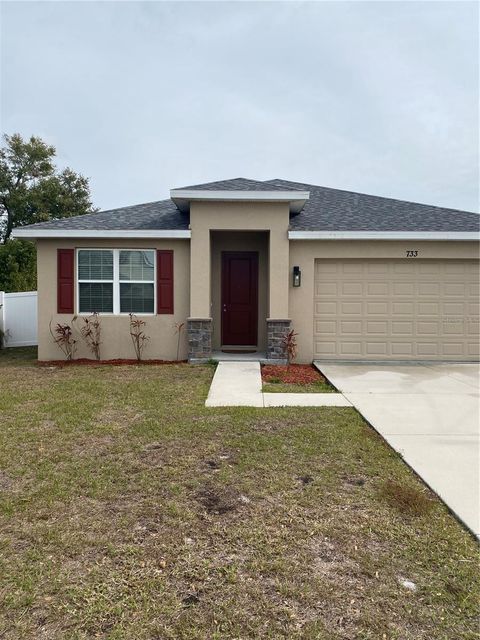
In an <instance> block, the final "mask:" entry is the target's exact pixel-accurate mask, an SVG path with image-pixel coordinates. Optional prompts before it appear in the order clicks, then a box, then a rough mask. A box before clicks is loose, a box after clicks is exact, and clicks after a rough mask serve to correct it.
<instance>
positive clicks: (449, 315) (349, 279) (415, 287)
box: [314, 258, 479, 360]
mask: <svg viewBox="0 0 480 640" xmlns="http://www.w3.org/2000/svg"><path fill="white" fill-rule="evenodd" d="M314 296H315V298H314V314H315V315H314V352H315V357H316V358H324V359H329V358H332V359H346V360H354V359H367V360H368V359H370V360H373V359H380V360H383V359H385V360H388V359H390V360H409V359H412V360H415V359H418V360H430V359H431V360H435V359H438V360H477V359H478V356H479V344H478V331H479V315H478V314H479V263H478V262H477V261H471V260H470V261H467V260H464V261H463V260H459V261H453V260H442V261H433V260H418V259H415V258H413V259H410V260H398V261H396V260H370V261H365V260H341V261H339V260H336V261H334V260H316V262H315V292H314Z"/></svg>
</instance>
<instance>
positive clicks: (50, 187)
mask: <svg viewBox="0 0 480 640" xmlns="http://www.w3.org/2000/svg"><path fill="white" fill-rule="evenodd" d="M3 139H4V143H5V144H4V146H3V147H2V148H1V149H0V291H29V290H32V289H36V286H37V284H36V282H37V256H36V248H35V245H34V244H33V242H28V241H27V240H20V239H18V240H12V239H11V238H10V236H11V234H12V229H13V228H14V227H20V226H23V225H26V224H33V223H34V222H43V221H46V220H55V219H58V218H69V217H72V216H80V215H83V214H85V213H92V212H93V211H95V210H96V209H94V208H93V206H92V202H91V196H90V187H89V184H88V179H87V178H85V177H84V176H82V175H80V174H78V173H75V172H74V171H72V170H71V169H69V168H66V169H64V170H63V171H59V170H58V169H57V168H56V167H55V163H54V160H55V154H56V151H55V147H53V146H51V145H48V144H47V143H46V142H44V141H43V140H42V139H41V138H38V137H35V136H32V137H31V138H30V139H29V140H24V139H23V138H22V136H21V135H20V134H18V133H15V134H13V135H11V136H8V135H4V136H3Z"/></svg>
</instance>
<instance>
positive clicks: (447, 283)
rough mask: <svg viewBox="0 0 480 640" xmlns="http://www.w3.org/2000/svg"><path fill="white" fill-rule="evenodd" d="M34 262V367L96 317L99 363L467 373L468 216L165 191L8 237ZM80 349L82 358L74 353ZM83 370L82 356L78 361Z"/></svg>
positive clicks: (262, 192)
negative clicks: (423, 367) (259, 358)
mask: <svg viewBox="0 0 480 640" xmlns="http://www.w3.org/2000/svg"><path fill="white" fill-rule="evenodd" d="M15 237H18V238H29V239H33V240H35V241H36V243H37V248H38V304H39V308H38V323H39V327H38V340H39V358H40V359H41V360H50V359H57V358H58V357H59V351H58V347H57V346H56V345H55V344H54V342H53V340H52V337H51V334H50V331H49V324H50V322H53V323H67V322H71V320H72V316H73V315H74V314H75V315H80V316H81V315H88V314H90V313H92V312H98V313H99V314H100V315H101V319H102V320H101V322H102V342H103V344H102V358H132V357H134V352H133V347H132V343H131V340H130V335H129V317H128V314H129V313H135V314H137V315H138V316H139V317H141V318H142V319H144V320H145V321H146V323H147V324H146V327H145V331H146V333H147V334H148V335H149V336H150V340H149V342H148V344H147V348H146V351H145V355H144V357H145V358H161V359H168V360H169V359H173V358H175V357H176V351H177V337H176V333H175V324H181V323H185V325H184V326H185V328H184V332H183V334H182V343H181V351H180V357H181V358H186V357H188V358H189V360H190V361H192V362H194V361H201V360H206V359H208V358H211V357H215V354H216V353H219V352H221V351H226V352H230V351H233V352H235V351H242V350H245V351H258V352H259V353H260V354H265V357H266V358H268V359H272V360H278V359H281V358H282V357H283V343H282V338H283V335H284V334H285V332H287V331H288V330H290V329H293V330H295V332H296V333H297V334H298V336H297V343H298V356H297V361H298V362H311V361H312V360H313V359H319V360H322V359H324V360H377V361H378V360H456V361H475V360H478V359H479V216H478V214H476V213H472V212H466V211H457V210H453V209H445V208H440V207H434V206H429V205H425V204H417V203H413V202H405V201H401V200H394V199H389V198H383V197H376V196H371V195H364V194H361V193H353V192H349V191H342V190H338V189H331V188H326V187H319V186H315V185H311V184H302V183H297V182H290V181H287V180H268V181H264V182H263V181H256V180H247V179H244V178H236V179H232V180H224V181H219V182H212V183H208V184H200V185H194V186H189V187H184V188H180V189H172V190H171V192H170V198H169V199H168V200H161V201H159V202H149V203H146V204H139V205H134V206H129V207H122V208H120V209H112V210H109V211H100V212H97V213H93V214H89V215H84V216H80V217H73V218H64V219H61V220H53V221H50V222H41V223H38V224H34V225H30V226H25V227H21V228H17V229H16V230H15ZM82 349H84V351H83V352H82ZM87 355H89V354H88V352H87V351H86V347H82V348H81V349H80V351H79V353H78V357H82V356H87Z"/></svg>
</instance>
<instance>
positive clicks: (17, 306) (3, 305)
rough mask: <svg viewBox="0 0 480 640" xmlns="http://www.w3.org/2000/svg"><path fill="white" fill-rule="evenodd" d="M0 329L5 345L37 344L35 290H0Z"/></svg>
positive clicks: (25, 345)
mask: <svg viewBox="0 0 480 640" xmlns="http://www.w3.org/2000/svg"><path fill="white" fill-rule="evenodd" d="M0 331H1V332H2V333H1V334H0V335H3V346H5V347H28V346H30V345H36V344H38V342H37V292H36V291H24V292H22V293H4V292H3V291H0Z"/></svg>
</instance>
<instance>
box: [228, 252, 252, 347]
mask: <svg viewBox="0 0 480 640" xmlns="http://www.w3.org/2000/svg"><path fill="white" fill-rule="evenodd" d="M257 324H258V253H257V252H256V251H222V345H225V346H256V345H257Z"/></svg>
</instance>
